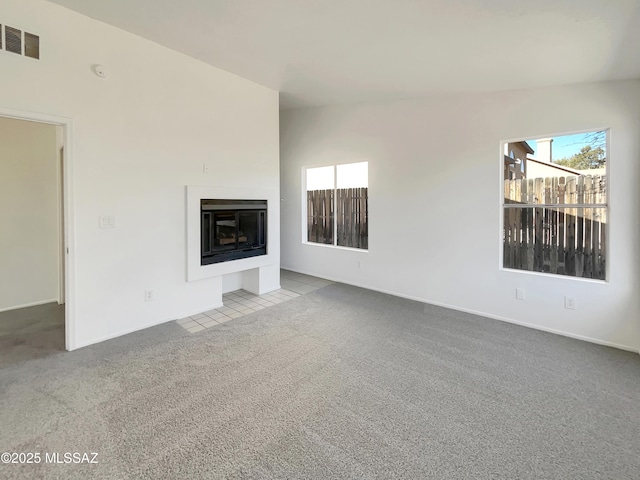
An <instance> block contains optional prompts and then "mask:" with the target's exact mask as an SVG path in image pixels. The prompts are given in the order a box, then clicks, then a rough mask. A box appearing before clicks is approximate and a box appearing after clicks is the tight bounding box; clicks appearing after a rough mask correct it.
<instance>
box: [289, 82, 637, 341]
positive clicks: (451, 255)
mask: <svg viewBox="0 0 640 480" xmlns="http://www.w3.org/2000/svg"><path fill="white" fill-rule="evenodd" d="M638 105H640V82H639V81H628V82H616V83H604V84H591V85H581V86H570V87H559V88H549V89H544V90H532V91H516V92H502V93H493V94H474V95H450V96H439V97H434V98H427V99H422V100H407V101H401V102H391V103H379V104H360V105H355V106H345V107H327V108H310V109H300V110H292V111H286V112H282V115H281V146H280V148H281V197H283V199H284V201H283V204H282V265H283V268H290V269H292V270H297V271H300V272H304V273H309V274H312V275H318V276H321V277H326V278H331V279H336V280H340V281H344V282H347V283H352V284H356V285H361V286H365V287H368V288H372V289H376V290H381V291H388V292H392V293H395V294H398V295H402V296H406V297H410V298H414V299H418V300H422V301H425V302H431V303H436V304H442V305H448V306H452V307H454V308H458V309H462V310H468V311H474V312H479V313H481V314H484V315H487V316H492V317H496V318H501V319H505V320H509V321H513V322H520V323H523V324H528V325H531V326H535V327H537V328H541V329H546V330H551V331H557V332H563V333H565V334H569V335H572V336H577V337H581V338H585V339H591V340H593V341H597V342H602V343H608V344H612V345H617V346H621V347H623V348H629V349H635V350H637V349H638V348H639V347H640V328H639V323H640V306H639V302H638V298H639V296H638V294H637V291H638V288H639V287H640V274H638V272H639V271H640V268H639V267H640V262H639V258H640V255H639V250H638V248H639V247H638V246H639V245H640V232H639V229H638V218H639V217H638V215H639V211H640V209H639V207H640V205H639V199H640V190H639V189H638V188H637V179H638V178H640V135H638V132H640V111H639V110H638ZM606 127H610V128H611V150H610V159H611V162H610V167H611V168H610V187H611V196H610V205H611V211H610V219H611V230H610V237H609V239H610V247H609V265H610V275H609V278H610V280H609V282H608V283H599V282H594V281H585V280H577V279H572V278H568V277H560V276H558V277H553V276H547V275H541V274H530V273H521V272H515V271H504V270H500V268H499V258H500V254H501V248H500V241H501V230H500V218H501V208H500V202H501V199H500V193H501V181H500V176H501V174H502V168H503V167H502V155H501V154H502V151H501V149H500V142H501V141H502V140H510V139H519V138H536V137H537V138H541V137H544V136H549V135H551V134H562V133H570V132H573V131H583V130H588V129H599V128H606ZM363 160H366V161H368V162H369V196H370V200H369V208H370V220H369V245H370V247H369V248H370V249H369V252H368V253H365V252H354V251H351V250H337V249H332V248H329V247H321V246H315V245H305V244H303V243H302V241H301V238H302V231H303V228H302V211H301V208H302V206H301V205H302V202H301V199H302V194H301V188H302V185H301V179H302V168H303V166H319V165H328V164H333V163H339V162H353V161H363ZM360 260H361V261H362V268H361V269H360V268H359V267H358V261H360ZM516 287H520V288H524V289H525V291H526V300H525V301H519V300H516V298H515V289H516ZM565 295H570V296H575V297H576V299H577V306H578V308H577V310H575V311H571V310H566V309H564V306H563V297H564V296H565Z"/></svg>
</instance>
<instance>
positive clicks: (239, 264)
mask: <svg viewBox="0 0 640 480" xmlns="http://www.w3.org/2000/svg"><path fill="white" fill-rule="evenodd" d="M186 197H187V198H186V200H187V201H186V203H187V212H186V213H187V281H189V282H193V281H197V280H203V279H205V278H212V277H222V276H223V275H228V274H233V273H238V272H243V282H242V285H243V288H244V289H245V290H248V291H250V292H252V293H255V294H258V295H261V294H263V293H266V292H269V291H272V290H277V289H278V288H280V282H279V271H280V265H279V263H280V261H279V258H280V255H279V252H278V254H276V253H275V252H274V250H276V249H279V242H278V241H277V240H278V239H279V224H278V218H279V216H278V213H279V212H278V210H277V209H278V208H279V207H280V205H279V202H278V190H277V189H271V188H242V187H218V186H201V185H187V187H186ZM203 199H229V200H265V199H266V200H267V254H266V255H261V256H258V257H251V258H242V259H239V260H231V261H228V262H221V263H214V264H211V265H201V264H200V262H201V251H200V235H201V232H200V201H201V200H203ZM276 251H277V250H276ZM276 273H277V275H276Z"/></svg>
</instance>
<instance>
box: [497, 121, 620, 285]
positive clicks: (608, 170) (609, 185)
mask: <svg viewBox="0 0 640 480" xmlns="http://www.w3.org/2000/svg"><path fill="white" fill-rule="evenodd" d="M600 131H604V132H606V153H607V162H606V164H605V175H606V177H607V191H606V202H605V203H604V204H599V205H589V207H590V208H594V207H595V208H603V209H605V210H606V211H607V222H606V224H605V227H604V228H605V235H606V238H607V243H606V245H605V258H606V262H605V278H604V280H603V279H596V278H585V277H577V276H572V275H563V274H559V273H549V272H536V271H531V270H521V269H516V268H510V267H505V266H504V211H505V208H509V207H505V198H504V151H505V150H504V149H505V146H506V145H507V144H509V143H515V142H522V141H528V140H534V139H536V138H556V137H562V136H567V135H576V134H578V135H579V134H586V133H593V132H600ZM499 145H500V155H499V159H500V161H499V163H498V165H499V169H498V172H499V174H498V180H499V190H498V192H499V225H500V227H499V229H498V269H499V270H500V271H502V272H508V273H511V274H525V275H535V276H542V277H551V278H555V279H561V280H569V281H578V282H588V283H609V281H610V269H611V265H610V263H611V262H610V260H611V255H610V252H611V248H610V245H611V221H610V219H611V188H612V182H611V127H600V128H597V127H596V128H589V129H585V130H572V131H567V132H560V133H558V132H555V133H552V134H539V135H529V136H526V137H518V138H511V139H506V140H501V141H500V144H499ZM585 207H586V205H585Z"/></svg>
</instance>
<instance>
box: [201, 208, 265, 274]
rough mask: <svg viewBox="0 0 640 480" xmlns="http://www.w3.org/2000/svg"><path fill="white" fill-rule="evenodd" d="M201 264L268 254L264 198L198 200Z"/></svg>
mask: <svg viewBox="0 0 640 480" xmlns="http://www.w3.org/2000/svg"><path fill="white" fill-rule="evenodd" d="M200 231H201V244H200V245H201V248H200V250H201V261H200V265H210V264H212V263H220V262H228V261H231V260H238V259H241V258H248V257H257V256H259V255H266V254H267V201H266V200H218V199H201V200H200Z"/></svg>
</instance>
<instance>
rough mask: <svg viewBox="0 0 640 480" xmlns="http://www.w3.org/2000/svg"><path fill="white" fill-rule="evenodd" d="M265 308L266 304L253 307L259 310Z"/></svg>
mask: <svg viewBox="0 0 640 480" xmlns="http://www.w3.org/2000/svg"><path fill="white" fill-rule="evenodd" d="M263 308H267V307H265V306H264V305H256V306H255V307H253V309H254V310H255V311H256V312H257V311H258V310H262V309H263Z"/></svg>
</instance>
